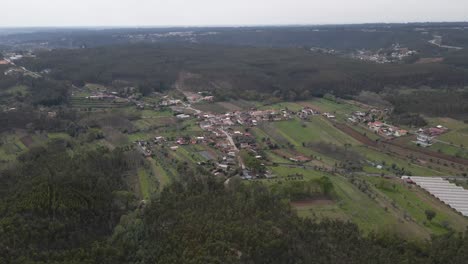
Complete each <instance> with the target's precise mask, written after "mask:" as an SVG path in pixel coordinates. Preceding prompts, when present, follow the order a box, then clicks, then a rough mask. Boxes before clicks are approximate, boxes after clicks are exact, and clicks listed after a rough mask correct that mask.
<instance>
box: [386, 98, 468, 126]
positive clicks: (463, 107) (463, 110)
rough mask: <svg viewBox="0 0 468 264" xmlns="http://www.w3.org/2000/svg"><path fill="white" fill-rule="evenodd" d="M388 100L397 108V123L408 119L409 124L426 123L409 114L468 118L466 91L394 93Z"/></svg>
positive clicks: (395, 110) (395, 112) (395, 111)
mask: <svg viewBox="0 0 468 264" xmlns="http://www.w3.org/2000/svg"><path fill="white" fill-rule="evenodd" d="M386 100H388V101H389V102H391V103H392V104H393V105H394V107H395V109H394V114H395V118H394V119H395V120H396V121H399V120H400V121H401V120H405V119H407V120H408V121H409V122H410V123H409V124H414V125H420V124H423V123H424V122H423V121H422V120H420V118H418V117H416V116H414V115H411V114H408V113H421V114H426V115H430V116H449V117H454V118H459V119H467V118H468V91H466V90H462V91H460V90H440V91H433V90H432V91H427V90H421V91H414V92H411V93H410V94H399V93H394V94H392V95H388V96H386ZM400 117H401V119H400Z"/></svg>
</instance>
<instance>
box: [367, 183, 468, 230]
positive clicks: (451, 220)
mask: <svg viewBox="0 0 468 264" xmlns="http://www.w3.org/2000/svg"><path fill="white" fill-rule="evenodd" d="M365 178H366V180H367V181H369V182H371V183H372V184H373V185H374V186H376V188H377V189H378V190H379V191H380V192H381V193H383V194H384V195H385V196H387V197H388V198H389V199H391V200H392V201H393V202H394V203H395V204H396V205H397V206H398V207H399V208H400V209H401V210H403V211H404V212H406V213H407V214H409V215H410V216H411V218H412V219H414V221H416V223H418V224H419V225H421V226H423V227H424V228H427V229H428V230H429V231H430V233H432V234H443V233H447V232H448V231H449V230H448V229H447V228H446V227H444V222H445V223H446V224H448V226H450V227H452V228H454V229H455V230H457V231H461V232H462V231H464V230H465V228H466V227H467V226H468V220H467V219H466V218H464V217H463V216H460V215H458V214H457V213H455V212H454V211H452V210H451V209H450V208H449V207H447V206H445V205H443V204H442V203H440V202H439V201H437V200H436V199H435V198H433V197H431V196H430V195H429V194H427V193H425V192H423V191H422V190H420V189H419V188H417V187H415V186H408V185H406V184H404V183H402V182H401V181H400V180H389V179H383V178H378V177H365ZM426 210H432V211H434V212H436V217H435V218H434V219H433V220H432V221H430V222H429V221H428V220H427V219H426V215H425V211H426Z"/></svg>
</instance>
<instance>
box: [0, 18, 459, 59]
mask: <svg viewBox="0 0 468 264" xmlns="http://www.w3.org/2000/svg"><path fill="white" fill-rule="evenodd" d="M466 26H467V23H463V22H459V23H405V24H363V25H359V24H357V25H316V26H277V27H275V26H264V27H261V26H259V27H236V28H233V27H195V28H187V27H173V28H121V29H98V30H96V29H93V28H89V29H86V28H81V29H80V28H68V29H64V28H34V29H6V30H5V32H4V34H2V35H0V44H4V45H5V46H6V47H9V46H13V47H15V46H24V47H29V46H41V47H43V45H44V43H47V46H46V47H48V48H81V47H99V46H107V45H116V44H119V45H120V44H128V43H135V42H138V43H154V42H157V43H193V42H196V43H202V44H221V45H235V46H247V45H251V46H262V47H322V48H329V49H336V50H339V51H349V50H356V49H371V50H378V49H381V48H389V47H390V46H391V45H393V44H395V43H400V44H401V45H404V46H406V47H409V48H411V49H415V50H418V51H419V52H421V53H422V54H423V55H425V56H426V55H436V54H443V53H445V50H444V49H442V48H439V47H437V46H435V45H431V44H429V43H428V41H429V40H430V39H431V38H432V36H433V34H437V35H441V36H442V37H443V39H444V43H445V44H447V45H454V46H460V47H467V46H468V42H467V36H468V34H467V33H466V31H465V30H463V28H464V27H466ZM171 32H172V33H173V32H176V33H180V34H169V33H171ZM0 33H2V32H0Z"/></svg>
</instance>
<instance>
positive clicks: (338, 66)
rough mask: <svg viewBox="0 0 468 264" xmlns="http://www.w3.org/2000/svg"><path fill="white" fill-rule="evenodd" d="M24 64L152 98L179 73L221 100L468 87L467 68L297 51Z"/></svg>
mask: <svg viewBox="0 0 468 264" xmlns="http://www.w3.org/2000/svg"><path fill="white" fill-rule="evenodd" d="M20 63H21V64H22V65H24V66H26V67H27V68H30V69H32V70H35V71H42V70H45V69H49V70H51V77H53V78H54V79H56V80H60V81H71V82H72V83H74V84H75V85H83V84H84V83H85V82H92V83H102V84H106V85H111V84H114V85H127V86H135V87H146V89H144V90H146V91H147V92H148V91H151V90H152V91H158V92H160V91H164V90H167V89H169V88H171V87H172V86H173V84H174V83H175V82H176V80H178V79H179V77H180V74H181V73H188V74H189V75H190V77H189V78H185V79H184V81H183V83H182V85H184V86H185V87H184V88H188V89H191V90H195V91H206V90H209V91H211V92H213V93H214V94H215V95H216V97H217V98H218V99H219V100H223V99H229V98H243V99H250V100H252V99H259V98H263V99H265V100H266V99H268V98H280V99H282V100H299V99H307V98H311V97H313V96H323V95H324V94H326V93H332V94H335V95H338V96H340V97H343V98H346V97H349V96H353V95H356V94H358V93H359V92H360V91H363V90H368V91H375V92H379V91H382V90H383V89H384V88H385V87H387V86H394V87H403V86H406V87H420V86H429V87H433V88H440V87H460V86H464V85H466V84H467V83H468V77H467V76H468V74H467V72H468V70H467V69H463V68H457V67H455V66H451V65H447V64H437V63H434V64H385V65H376V64H373V63H366V62H358V61H355V60H351V59H346V58H341V57H337V56H331V55H325V54H318V53H313V52H310V51H308V50H304V49H297V48H261V47H228V46H221V45H214V46H210V45H189V44H171V45H168V44H166V45H165V44H152V45H150V44H135V45H122V46H110V47H101V48H91V49H73V50H53V51H50V52H41V53H39V54H38V58H26V59H24V60H22V61H21V62H20ZM147 87H150V88H149V90H148V88H147ZM54 91H55V90H54ZM59 98H60V96H59Z"/></svg>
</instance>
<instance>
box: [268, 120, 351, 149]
mask: <svg viewBox="0 0 468 264" xmlns="http://www.w3.org/2000/svg"><path fill="white" fill-rule="evenodd" d="M273 124H274V127H275V128H276V129H277V131H278V133H279V134H280V135H282V136H283V137H284V138H286V139H287V140H288V141H289V142H291V143H292V144H294V145H296V146H302V143H303V142H328V143H334V144H337V145H340V146H342V145H344V144H345V143H349V144H358V142H357V141H356V140H354V139H353V138H351V137H350V136H348V135H346V134H344V133H343V132H341V131H339V130H338V129H336V128H334V127H333V126H332V125H331V124H330V123H329V122H327V121H326V120H324V119H323V118H322V117H318V116H317V117H313V118H312V119H311V120H310V121H308V122H302V121H299V120H298V119H293V120H289V121H281V122H276V123H273Z"/></svg>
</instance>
